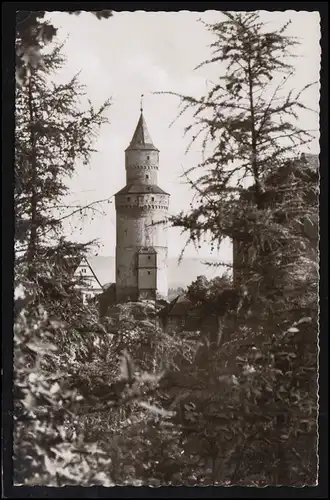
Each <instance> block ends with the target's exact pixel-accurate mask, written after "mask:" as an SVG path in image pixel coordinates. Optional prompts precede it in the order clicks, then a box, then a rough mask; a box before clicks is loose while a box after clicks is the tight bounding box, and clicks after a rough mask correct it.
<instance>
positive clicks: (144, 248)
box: [138, 247, 157, 253]
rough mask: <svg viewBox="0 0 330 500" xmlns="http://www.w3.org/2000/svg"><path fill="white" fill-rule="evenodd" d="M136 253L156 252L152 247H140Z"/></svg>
mask: <svg viewBox="0 0 330 500" xmlns="http://www.w3.org/2000/svg"><path fill="white" fill-rule="evenodd" d="M138 253H157V252H156V250H155V249H154V247H141V248H140V249H139V251H138Z"/></svg>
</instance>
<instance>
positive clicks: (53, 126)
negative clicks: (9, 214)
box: [15, 46, 110, 275]
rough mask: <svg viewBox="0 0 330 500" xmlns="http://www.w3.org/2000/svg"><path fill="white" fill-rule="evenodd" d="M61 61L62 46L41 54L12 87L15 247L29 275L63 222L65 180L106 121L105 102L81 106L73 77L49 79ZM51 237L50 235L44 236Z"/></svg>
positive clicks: (86, 157)
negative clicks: (23, 78)
mask: <svg viewBox="0 0 330 500" xmlns="http://www.w3.org/2000/svg"><path fill="white" fill-rule="evenodd" d="M64 62H65V59H64V57H63V55H62V52H61V46H57V47H56V48H55V49H54V50H53V51H52V52H51V53H50V54H48V55H44V58H43V65H42V66H39V67H38V68H36V69H35V70H34V71H33V72H31V74H30V76H29V78H28V79H27V81H26V85H24V86H21V87H17V89H16V110H15V119H16V131H15V137H16V143H15V210H16V237H17V239H18V240H19V242H20V246H19V247H18V248H19V249H21V250H22V251H23V254H24V255H25V259H26V261H27V262H28V265H29V266H30V268H31V273H30V274H31V275H33V262H34V260H35V258H36V255H37V252H38V251H40V249H41V247H42V245H44V244H45V242H46V239H45V237H46V235H47V234H48V235H51V236H52V237H54V236H55V235H56V230H57V229H60V227H61V218H60V217H56V212H57V213H58V212H59V209H60V207H61V205H62V206H63V196H64V195H65V194H66V192H67V187H66V181H67V179H68V178H69V177H70V176H71V175H72V174H73V172H74V170H75V168H76V166H77V162H79V161H81V162H83V163H85V164H86V163H87V162H88V161H89V157H90V154H91V153H92V152H93V141H94V139H95V136H96V133H97V131H98V129H99V127H100V126H101V125H102V124H104V123H106V122H107V118H106V117H105V112H106V111H107V109H108V108H109V106H110V101H109V100H108V101H106V102H105V103H104V104H103V105H102V106H101V107H100V108H99V109H94V107H93V106H92V104H91V103H89V108H88V109H87V110H86V111H85V110H81V108H79V101H80V100H81V99H82V97H83V96H84V88H83V86H82V85H81V84H80V83H79V81H78V77H77V76H75V77H73V78H72V79H71V81H69V82H67V83H66V84H55V83H52V82H51V78H50V74H51V73H52V72H54V71H56V70H58V69H59V68H60V67H61V66H62V65H63V64H64ZM48 242H49V238H48Z"/></svg>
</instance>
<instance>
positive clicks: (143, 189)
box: [115, 184, 169, 196]
mask: <svg viewBox="0 0 330 500" xmlns="http://www.w3.org/2000/svg"><path fill="white" fill-rule="evenodd" d="M148 193H150V194H166V195H168V196H169V193H166V192H165V191H163V190H162V189H161V188H160V187H158V186H157V185H156V184H128V185H127V186H125V187H124V188H123V189H121V190H120V191H118V192H117V193H116V195H115V196H117V194H148Z"/></svg>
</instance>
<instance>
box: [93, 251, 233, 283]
mask: <svg viewBox="0 0 330 500" xmlns="http://www.w3.org/2000/svg"><path fill="white" fill-rule="evenodd" d="M88 261H89V263H90V265H91V266H92V268H93V271H94V273H95V274H96V276H97V278H98V280H99V281H100V283H101V285H105V284H107V283H114V282H115V258H114V257H103V256H93V257H89V259H88ZM205 261H207V262H212V263H214V264H216V263H217V262H219V261H218V260H216V259H198V258H184V259H183V260H182V262H181V263H180V264H179V263H178V259H176V258H170V259H169V260H168V286H169V288H177V287H183V288H184V287H186V286H187V285H189V284H190V283H191V282H192V281H193V280H195V279H196V278H197V276H200V275H205V276H206V277H207V278H209V279H210V278H214V277H215V276H217V275H219V274H222V273H223V272H224V271H225V269H224V268H223V267H213V266H212V267H209V266H206V265H205V264H203V263H204V262H205Z"/></svg>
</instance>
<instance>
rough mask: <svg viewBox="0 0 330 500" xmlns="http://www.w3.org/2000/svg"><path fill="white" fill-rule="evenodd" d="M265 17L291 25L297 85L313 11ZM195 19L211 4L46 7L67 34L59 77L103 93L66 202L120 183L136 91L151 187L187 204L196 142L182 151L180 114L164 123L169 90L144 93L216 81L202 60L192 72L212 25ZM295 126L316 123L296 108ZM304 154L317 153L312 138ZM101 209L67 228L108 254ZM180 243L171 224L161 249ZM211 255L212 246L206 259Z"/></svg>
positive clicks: (170, 110)
mask: <svg viewBox="0 0 330 500" xmlns="http://www.w3.org/2000/svg"><path fill="white" fill-rule="evenodd" d="M261 14H262V18H263V20H266V21H268V22H270V23H271V24H272V25H274V26H275V27H276V26H278V25H282V24H283V23H285V22H287V21H288V20H289V19H291V21H292V24H291V25H290V27H289V32H290V34H291V35H293V36H298V37H299V39H300V40H301V46H300V47H299V49H298V50H299V54H298V51H297V55H299V56H300V57H299V58H297V59H296V60H295V65H296V75H295V76H294V78H293V79H292V80H291V86H293V87H294V86H297V89H299V88H301V87H303V86H304V85H305V84H307V83H309V82H311V81H318V79H319V65H320V45H319V39H320V28H319V14H318V13H317V12H297V11H286V12H278V13H277V12H266V11H263V12H262V13H261ZM199 18H202V19H203V20H205V21H208V22H213V21H217V20H219V19H220V18H221V14H220V13H219V12H216V11H207V12H204V13H201V12H188V11H180V12H142V11H137V12H132V13H131V12H118V13H115V14H114V16H113V17H112V18H110V19H107V20H102V21H100V20H98V19H96V18H95V17H94V16H92V15H91V14H89V13H82V14H81V15H79V16H74V15H69V14H67V13H65V12H54V13H51V19H52V22H53V23H54V25H55V26H56V27H57V28H58V37H57V39H60V40H61V39H65V38H66V37H67V36H69V38H68V40H67V42H66V45H65V49H64V52H65V53H66V54H67V58H68V61H67V65H66V67H65V68H64V70H63V71H62V72H61V75H59V79H60V80H63V79H64V80H68V79H69V78H70V77H72V76H73V74H75V73H76V72H78V71H80V70H81V75H80V80H81V82H82V83H83V84H85V85H86V92H87V95H88V97H89V98H90V99H91V101H92V102H93V103H94V104H95V105H100V104H101V103H102V102H103V101H104V100H105V99H107V98H109V97H111V98H112V101H113V105H112V106H111V107H110V109H109V111H108V117H109V120H110V122H111V123H110V125H105V126H104V127H103V128H102V129H101V132H100V136H99V139H98V141H97V143H96V149H97V150H98V153H96V154H94V155H93V156H92V159H91V162H90V166H89V167H79V168H78V170H77V174H76V175H75V176H74V178H73V179H72V180H71V181H70V190H71V192H72V194H71V196H70V197H69V199H70V201H76V202H79V203H83V204H88V203H91V202H92V201H94V200H98V199H104V198H108V197H109V196H111V195H113V194H114V193H115V192H116V191H118V190H119V189H121V188H122V187H123V186H124V185H125V166H124V150H125V148H126V147H127V146H128V144H129V142H130V139H131V137H132V134H133V132H134V129H135V126H136V124H137V120H138V117H139V107H140V95H141V94H144V95H145V97H144V115H145V119H146V122H147V125H148V129H149V132H150V134H151V137H152V139H153V142H154V144H155V145H156V146H157V148H158V149H159V150H160V171H159V185H160V187H161V188H163V189H164V190H165V191H167V192H169V193H171V200H170V212H171V213H176V212H178V211H179V210H181V209H184V208H187V207H189V203H190V201H191V196H192V195H191V193H190V192H189V191H188V188H187V187H186V186H184V185H183V184H182V181H181V180H180V179H179V176H180V175H181V174H182V172H183V169H184V168H188V167H190V166H192V165H196V164H197V163H198V162H199V160H200V151H198V150H197V149H198V148H197V147H196V148H195V149H193V150H192V151H191V152H190V153H189V154H188V155H186V154H185V149H186V146H187V143H188V142H187V141H188V139H187V138H183V129H184V127H185V126H186V125H187V124H188V123H189V121H188V120H189V117H186V118H185V117H183V118H181V119H180V120H179V121H178V122H176V123H175V124H174V125H173V126H172V127H171V128H169V125H170V123H171V122H172V120H173V119H174V118H175V117H176V115H177V112H178V100H177V99H176V98H175V97H172V96H166V95H152V92H156V91H162V90H163V91H176V92H181V93H184V94H196V95H198V94H201V93H203V92H204V91H205V90H206V88H207V87H206V86H207V80H208V79H209V80H213V81H214V75H215V74H216V72H215V70H216V68H214V67H213V68H210V67H204V68H202V69H200V70H197V71H194V70H193V69H194V67H196V66H197V65H198V64H199V63H200V62H202V61H203V60H205V59H207V58H208V57H209V56H210V49H209V47H208V45H209V44H210V43H211V42H212V41H213V38H212V37H211V35H210V33H209V32H208V31H207V30H206V29H205V28H204V27H203V26H202V25H201V24H200V23H198V22H197V20H198V19H199ZM306 98H307V101H304V102H305V103H306V104H308V105H309V106H311V107H312V108H313V109H316V110H318V101H319V88H318V87H317V86H316V87H313V89H312V90H310V91H309V92H308V94H306ZM300 121H301V125H302V126H305V127H306V128H309V129H318V117H317V116H316V115H315V116H313V115H310V114H306V113H302V115H301V120H300ZM312 152H315V153H318V137H317V138H316V140H315V143H314V144H313V148H312ZM103 208H104V210H105V215H103V216H102V215H96V216H95V217H94V219H93V220H91V218H89V219H88V220H87V221H85V222H84V223H83V224H81V223H80V221H79V220H78V219H76V220H74V224H73V225H75V226H76V227H75V228H72V227H71V226H72V224H71V225H70V224H67V225H66V226H65V230H66V232H67V234H68V236H70V237H71V238H73V239H76V240H79V241H87V240H90V239H94V238H98V239H100V241H101V243H102V246H101V248H100V250H99V254H102V255H114V253H115V220H116V219H115V209H114V203H111V204H105V205H103ZM184 243H185V237H184V236H180V231H179V230H177V229H170V231H169V255H170V256H172V257H175V256H178V254H179V253H180V252H181V250H182V248H183V246H184ZM186 255H187V256H190V257H193V256H197V255H200V256H202V257H203V258H205V257H209V256H211V255H212V254H211V253H210V251H209V246H208V245H207V244H205V245H204V246H203V247H202V249H201V250H200V254H197V252H196V250H195V249H194V248H193V247H189V248H188V249H187V251H186ZM214 256H215V255H214V254H213V257H214ZM217 257H220V258H221V259H222V260H224V261H230V260H231V246H230V245H229V244H224V246H223V248H221V250H220V253H219V254H218V255H217Z"/></svg>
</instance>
